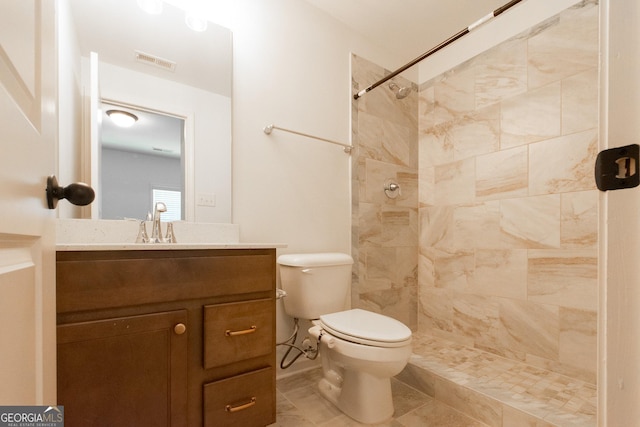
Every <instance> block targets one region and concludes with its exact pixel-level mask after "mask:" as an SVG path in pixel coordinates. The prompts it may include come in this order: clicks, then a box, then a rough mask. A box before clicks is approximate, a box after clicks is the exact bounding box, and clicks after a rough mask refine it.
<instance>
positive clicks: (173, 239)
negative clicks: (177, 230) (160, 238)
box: [164, 222, 176, 243]
mask: <svg viewBox="0 0 640 427" xmlns="http://www.w3.org/2000/svg"><path fill="white" fill-rule="evenodd" d="M164 241H165V243H176V235H175V234H174V232H173V223H172V222H169V223H167V235H166V236H165V237H164Z"/></svg>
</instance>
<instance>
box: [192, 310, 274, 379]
mask: <svg viewBox="0 0 640 427" xmlns="http://www.w3.org/2000/svg"><path fill="white" fill-rule="evenodd" d="M274 312H275V307H274V300H273V299H261V300H252V301H244V302H237V303H228V304H215V305H207V306H205V307H204V368H205V369H210V368H213V367H217V366H223V365H227V364H229V363H234V362H238V361H240V360H245V359H251V358H254V357H258V356H264V355H267V354H270V353H271V352H273V349H274V348H275V341H274V339H275V330H274V329H275V319H274Z"/></svg>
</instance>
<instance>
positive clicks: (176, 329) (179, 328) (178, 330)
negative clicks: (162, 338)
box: [173, 323, 187, 335]
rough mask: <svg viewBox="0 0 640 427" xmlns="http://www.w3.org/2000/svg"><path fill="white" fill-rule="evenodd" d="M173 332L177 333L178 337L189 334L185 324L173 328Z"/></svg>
mask: <svg viewBox="0 0 640 427" xmlns="http://www.w3.org/2000/svg"><path fill="white" fill-rule="evenodd" d="M173 332H175V333H176V334H177V335H182V334H184V333H185V332H187V327H186V326H185V324H184V323H178V324H177V325H176V326H174V327H173Z"/></svg>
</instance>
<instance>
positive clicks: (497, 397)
mask: <svg viewBox="0 0 640 427" xmlns="http://www.w3.org/2000/svg"><path fill="white" fill-rule="evenodd" d="M428 340H431V342H434V341H437V343H438V345H440V346H443V345H444V346H445V347H446V346H447V344H448V342H447V341H444V340H440V339H435V338H431V337H429V339H428ZM443 343H444V344H443ZM428 344H429V342H426V346H425V345H424V343H423V345H421V346H418V347H419V348H418V349H417V352H416V349H415V348H414V354H413V355H412V356H411V358H410V360H409V363H408V364H407V367H406V368H405V369H404V370H403V371H402V372H401V373H400V374H399V375H397V376H396V378H397V379H398V380H400V381H402V382H404V383H405V384H407V385H409V386H412V387H414V388H416V389H417V390H419V391H421V392H423V393H425V394H427V395H429V396H431V397H433V398H434V399H436V400H438V401H441V402H443V403H445V404H447V405H449V406H451V407H453V408H455V409H457V410H458V411H460V412H462V413H464V414H465V415H467V416H469V417H471V418H473V419H476V420H478V421H480V422H482V423H484V424H487V425H488V426H491V427H513V425H514V422H522V423H527V424H526V425H535V426H536V427H551V426H554V427H578V426H579V427H596V426H597V418H596V415H595V402H594V400H595V397H594V396H592V395H591V394H592V393H589V394H590V395H589V396H585V395H584V389H585V387H586V389H587V390H588V391H595V387H593V386H592V385H589V384H587V383H585V382H584V381H581V380H576V379H571V378H568V377H562V379H563V380H566V381H565V382H566V384H567V387H568V389H571V388H572V386H574V385H575V387H574V388H573V390H575V391H576V394H575V395H571V394H570V392H569V391H566V390H560V391H559V393H561V396H562V398H563V399H566V400H564V404H563V403H562V401H557V400H556V401H553V399H551V398H550V397H549V395H550V394H552V393H553V392H555V389H553V384H551V385H550V386H549V387H550V393H544V392H545V391H546V390H543V394H545V396H544V397H545V398H546V399H545V398H540V397H536V396H535V395H533V394H532V393H530V392H529V391H527V390H525V389H524V388H522V387H521V386H519V385H514V384H513V383H510V382H509V381H508V378H507V377H508V375H509V372H508V371H507V370H501V369H500V366H501V365H502V364H504V365H507V366H510V367H514V366H515V367H517V368H518V369H522V370H526V371H528V372H533V373H534V374H531V375H529V376H530V377H531V380H530V381H529V382H531V383H536V382H538V383H541V384H548V383H547V382H546V377H547V374H548V376H554V377H556V378H557V377H560V376H559V375H558V374H554V373H551V372H550V371H545V370H543V369H541V368H538V367H533V366H531V365H527V364H525V363H521V362H516V361H512V360H509V359H506V358H502V357H500V356H496V355H493V354H490V353H487V352H484V351H482V350H478V349H474V348H469V347H464V346H461V345H458V344H454V343H450V347H448V348H447V352H448V354H449V355H454V356H455V354H456V352H458V351H460V352H464V353H465V357H460V359H461V361H460V366H462V365H464V366H463V368H465V367H466V368H467V369H468V368H469V366H470V365H472V366H473V367H474V368H476V367H479V369H477V371H476V372H474V374H469V373H468V372H463V371H462V369H458V368H457V366H455V365H454V366H452V363H451V360H446V361H445V360H443V359H442V357H440V358H439V357H438V355H434V354H433V353H432V354H429V353H430V352H429V350H426V351H425V353H426V354H418V352H420V350H421V348H420V347H422V349H423V350H424V349H425V348H428ZM467 353H472V354H478V355H480V356H481V357H479V359H482V358H483V357H482V356H486V360H484V361H481V362H480V363H478V361H477V360H474V361H473V363H471V361H470V360H469V358H468V357H466V354H467ZM439 359H440V360H439ZM452 359H456V358H455V357H452ZM489 364H491V365H489ZM482 365H486V366H484V367H483V366H482ZM483 368H486V369H487V370H491V371H492V372H493V373H494V374H493V375H491V376H486V375H483V374H482V373H481V372H480V371H482V370H483ZM536 374H540V375H539V376H536ZM581 393H582V394H581ZM592 404H593V410H590V409H589V408H591V405H592ZM585 406H586V407H587V410H586V411H585V409H584V407H585ZM574 408H576V409H578V408H579V409H578V410H576V409H574ZM579 410H582V411H583V412H587V413H580V412H579ZM590 412H592V413H590ZM529 423H531V424H529ZM518 425H519V424H518ZM523 425H525V424H523Z"/></svg>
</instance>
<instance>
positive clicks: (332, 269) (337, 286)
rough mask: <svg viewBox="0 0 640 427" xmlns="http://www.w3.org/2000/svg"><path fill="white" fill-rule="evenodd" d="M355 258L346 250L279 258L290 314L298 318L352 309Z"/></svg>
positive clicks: (286, 304) (285, 301) (281, 277)
mask: <svg viewBox="0 0 640 427" xmlns="http://www.w3.org/2000/svg"><path fill="white" fill-rule="evenodd" d="M352 264H353V258H351V256H349V255H347V254H343V253H315V254H286V255H281V256H279V257H278V265H279V267H280V283H281V286H282V290H284V291H285V292H286V293H287V296H286V297H285V298H284V299H283V301H284V310H285V311H286V313H287V314H288V315H289V316H291V317H295V318H298V319H317V318H319V317H320V315H321V314H329V313H335V312H337V311H342V310H345V309H347V308H348V306H347V303H348V296H349V292H350V288H351V265H352Z"/></svg>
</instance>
